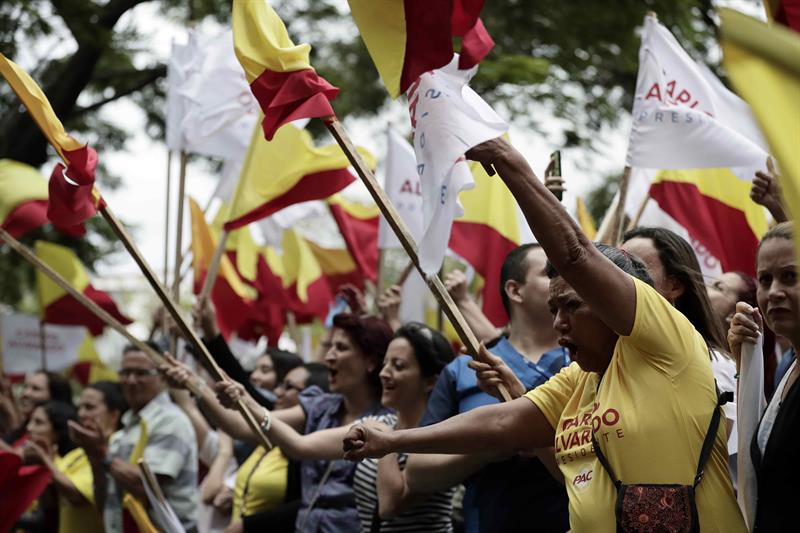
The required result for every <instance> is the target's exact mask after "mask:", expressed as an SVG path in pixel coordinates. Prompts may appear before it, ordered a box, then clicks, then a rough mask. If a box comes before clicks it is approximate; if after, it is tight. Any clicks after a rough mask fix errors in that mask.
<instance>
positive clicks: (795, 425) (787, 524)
mask: <svg viewBox="0 0 800 533" xmlns="http://www.w3.org/2000/svg"><path fill="white" fill-rule="evenodd" d="M790 371H791V370H790ZM757 435H758V432H756V435H754V436H753V442H752V446H751V448H750V452H751V456H752V458H753V465H754V466H755V470H756V475H757V477H758V507H757V510H756V523H755V529H754V531H757V532H759V533H772V532H783V531H786V532H789V531H792V532H794V531H797V530H798V525H797V509H796V506H797V495H798V489H797V483H798V480H799V479H800V456H798V454H797V450H798V446H800V379H798V380H796V381H795V382H794V383H793V384H792V387H791V389H789V392H788V393H787V394H786V397H785V398H784V400H783V402H781V405H780V409H778V414H777V416H776V417H775V423H774V424H773V426H772V432H770V435H769V439H768V440H767V445H766V447H765V448H764V455H763V457H762V456H761V453H760V451H759V449H758V444H757V442H756V437H757Z"/></svg>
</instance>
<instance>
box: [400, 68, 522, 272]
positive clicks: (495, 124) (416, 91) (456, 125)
mask: <svg viewBox="0 0 800 533" xmlns="http://www.w3.org/2000/svg"><path fill="white" fill-rule="evenodd" d="M477 70H478V68H477V67H473V68H471V69H469V70H459V69H458V55H457V54H456V55H455V56H454V58H453V60H452V61H451V62H450V64H449V65H447V66H445V67H442V68H441V69H437V70H432V71H430V72H426V73H425V74H423V75H422V76H420V78H419V79H418V80H417V81H416V82H415V83H414V84H413V85H412V86H411V87H410V88H409V90H408V102H409V113H410V115H411V126H412V127H413V128H414V143H413V144H414V153H415V154H416V157H417V174H419V176H420V181H421V182H422V205H423V216H422V220H423V231H424V233H423V237H422V239H421V241H420V243H419V255H420V264H421V266H422V269H423V270H424V271H425V272H426V273H427V274H432V273H435V272H437V271H438V270H439V268H440V267H441V265H442V261H443V260H444V254H445V250H446V249H447V243H448V241H449V240H450V230H451V227H452V225H453V219H455V218H456V217H458V216H461V215H462V214H463V213H464V210H463V208H462V207H461V205H460V204H459V202H458V194H459V193H460V192H461V191H463V190H466V189H470V188H472V187H473V186H474V184H475V182H474V180H473V178H472V173H471V172H470V169H469V165H468V164H467V161H466V159H465V158H464V153H465V152H467V151H468V150H469V149H470V148H472V147H473V146H476V145H478V144H480V143H482V142H484V141H488V140H490V139H494V138H496V137H499V136H501V135H502V134H503V133H505V132H506V131H507V130H508V124H506V123H505V122H504V121H503V119H501V118H500V117H499V116H498V115H497V113H495V112H494V110H493V109H492V108H491V107H489V105H488V104H487V103H486V102H484V101H483V100H482V99H481V97H480V96H478V95H477V94H476V93H475V91H473V90H472V89H470V88H469V86H468V85H467V83H468V82H469V80H471V79H472V77H473V76H474V75H475V72H477Z"/></svg>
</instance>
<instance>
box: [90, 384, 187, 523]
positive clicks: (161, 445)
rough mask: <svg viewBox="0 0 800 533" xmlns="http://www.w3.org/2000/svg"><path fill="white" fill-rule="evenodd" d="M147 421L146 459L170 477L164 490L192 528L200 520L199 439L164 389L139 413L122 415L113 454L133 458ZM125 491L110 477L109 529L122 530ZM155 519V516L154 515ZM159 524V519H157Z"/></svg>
mask: <svg viewBox="0 0 800 533" xmlns="http://www.w3.org/2000/svg"><path fill="white" fill-rule="evenodd" d="M142 421H144V422H145V427H146V432H147V433H146V437H147V445H146V446H145V448H144V454H143V459H144V460H145V462H146V463H147V465H148V466H149V467H150V470H152V471H153V474H154V475H157V476H164V477H167V478H169V479H170V481H169V482H167V483H163V484H162V486H161V490H162V491H163V492H164V496H165V497H166V499H167V502H168V503H169V504H170V506H171V507H172V509H173V510H174V511H175V514H176V515H178V518H179V519H180V521H181V524H182V525H183V527H184V528H185V529H187V530H191V529H193V528H195V527H196V522H197V503H198V500H199V498H198V492H197V439H196V437H195V433H194V428H192V424H191V422H190V421H189V418H188V417H187V416H186V415H185V414H184V412H183V411H181V409H180V408H179V407H178V406H177V405H175V404H174V403H172V400H170V398H169V394H168V393H167V392H166V391H164V392H161V393H160V394H159V395H158V396H156V397H155V398H153V399H152V400H150V402H149V403H148V404H147V405H145V406H144V407H143V408H142V409H141V410H140V411H139V412H138V413H134V412H133V411H127V412H126V413H125V414H124V415H122V426H123V427H122V429H121V430H119V431H117V432H116V433H114V434H113V435H111V439H110V440H109V446H108V449H109V455H110V456H111V457H112V458H120V459H122V460H123V461H126V462H127V461H129V460H130V457H131V454H132V453H133V450H134V448H135V447H136V443H137V442H138V441H139V437H140V435H141V431H142ZM122 496H123V495H122V493H121V491H120V490H119V487H117V485H116V483H114V478H112V477H111V476H110V475H109V476H108V494H107V496H106V501H105V510H104V513H103V517H104V522H105V529H106V531H114V532H116V531H122ZM150 518H151V520H153V515H152V514H151V515H150ZM154 523H156V522H154Z"/></svg>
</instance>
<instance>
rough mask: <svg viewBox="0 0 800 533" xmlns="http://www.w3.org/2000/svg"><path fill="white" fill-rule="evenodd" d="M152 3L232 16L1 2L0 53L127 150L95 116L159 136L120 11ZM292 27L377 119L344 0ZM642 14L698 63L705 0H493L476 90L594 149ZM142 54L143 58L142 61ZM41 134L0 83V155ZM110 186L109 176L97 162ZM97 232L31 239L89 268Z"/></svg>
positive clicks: (65, 0) (523, 121)
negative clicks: (135, 112) (136, 118)
mask: <svg viewBox="0 0 800 533" xmlns="http://www.w3.org/2000/svg"><path fill="white" fill-rule="evenodd" d="M153 3H156V4H157V6H158V9H159V16H160V17H164V18H165V19H167V20H171V21H174V22H177V23H184V22H187V21H198V20H201V19H202V18H204V17H207V16H211V17H214V18H216V19H217V20H219V21H221V22H225V21H226V20H228V18H229V16H230V0H4V1H3V2H1V3H0V51H2V52H3V53H4V54H6V55H7V56H9V57H10V58H12V59H17V58H18V56H24V59H26V61H25V63H26V64H27V65H30V64H33V65H35V66H34V68H33V71H32V75H33V76H34V78H35V79H36V80H37V81H38V82H39V83H40V84H41V86H42V88H43V89H44V91H45V93H46V94H47V95H48V97H49V98H50V101H51V103H52V104H53V108H54V109H55V111H56V113H57V114H58V116H59V117H60V118H61V119H62V121H63V122H64V123H65V125H66V127H67V128H68V129H69V130H70V131H73V132H76V133H77V134H78V135H79V136H80V138H81V139H82V140H85V141H88V142H90V143H91V144H92V145H93V146H95V147H96V148H97V149H98V151H99V152H100V153H101V154H102V152H103V151H104V150H120V149H124V147H125V142H126V140H127V139H128V137H129V136H130V135H131V134H132V132H130V131H127V130H125V129H124V125H121V124H119V123H115V122H113V121H112V120H109V118H108V117H106V116H103V115H101V114H100V113H99V111H100V110H102V109H103V107H104V106H106V105H107V104H109V103H110V102H113V101H115V100H118V99H120V98H130V99H132V100H133V101H134V102H135V103H136V104H138V106H139V107H140V108H141V109H142V110H143V112H144V113H145V116H146V117H147V119H148V120H147V128H148V131H147V133H148V134H149V135H151V136H153V137H160V136H163V130H164V119H163V107H164V89H165V84H164V80H163V78H164V76H165V73H166V67H165V65H164V64H163V63H160V62H158V61H156V60H154V59H148V58H149V57H150V56H148V55H147V54H142V52H143V51H146V50H147V48H148V43H147V40H146V38H145V36H144V35H143V33H142V31H143V30H147V31H148V32H152V31H153V30H154V28H139V27H135V26H134V25H133V23H132V22H131V17H126V15H128V14H129V13H130V12H131V11H132V10H133V9H135V8H137V7H138V6H139V5H141V4H153ZM272 3H273V5H274V6H275V7H276V9H277V10H278V12H279V13H280V14H281V16H282V17H283V18H284V20H286V21H287V22H288V25H289V29H290V32H292V33H293V34H294V35H295V36H297V37H298V38H300V39H302V40H305V41H307V42H310V43H311V44H313V45H314V56H313V57H312V62H313V63H314V65H315V66H316V67H317V68H318V70H319V71H320V72H321V73H322V74H323V75H324V76H325V77H327V78H328V79H329V80H330V81H331V82H332V83H333V84H335V85H337V86H339V87H340V88H341V89H342V92H341V94H340V96H339V98H338V99H337V101H336V103H335V107H336V109H337V112H338V114H339V115H340V116H362V117H365V116H372V115H375V114H377V113H379V112H380V111H381V110H382V109H383V108H384V106H385V104H386V102H387V95H386V92H385V90H384V89H383V86H382V85H381V83H380V80H379V78H378V76H377V72H376V70H375V68H374V66H373V65H372V62H371V60H370V58H369V56H368V54H367V52H366V49H365V47H364V46H363V44H362V42H361V40H360V38H359V36H358V32H357V30H356V28H355V24H354V23H353V22H352V20H351V19H350V18H349V15H348V14H347V12H346V5H345V4H344V2H343V1H341V0H274V1H273V2H272ZM648 10H653V11H656V12H657V13H658V15H659V17H660V19H661V20H662V21H663V22H664V23H665V24H666V25H667V26H668V27H669V28H670V29H671V30H672V31H673V32H674V33H675V34H676V35H677V36H678V38H679V40H680V41H681V42H682V43H683V44H684V45H685V46H686V47H687V48H688V49H689V50H690V51H691V52H692V53H694V54H695V55H696V56H697V57H698V58H701V59H702V58H705V57H706V49H707V47H708V45H709V43H710V42H711V40H712V38H713V35H714V29H715V28H714V25H713V22H712V20H713V17H712V7H711V2H710V0H645V1H634V0H617V1H614V2H597V1H588V0H571V1H568V2H547V1H543V0H538V1H537V0H494V1H489V2H486V6H485V8H484V17H483V18H484V21H485V22H486V25H487V27H488V28H489V31H490V32H491V34H492V36H493V37H494V39H495V41H496V42H497V46H496V48H495V49H494V51H493V52H492V53H491V55H490V56H489V57H488V58H487V59H486V60H485V61H484V63H483V64H482V66H481V69H480V72H479V74H478V76H477V77H476V79H475V81H474V85H475V88H476V90H477V91H478V92H479V93H481V94H482V95H484V96H485V97H486V98H487V99H488V100H489V101H490V102H492V103H494V104H496V105H500V106H501V107H503V109H504V111H505V112H506V114H507V115H508V116H509V117H510V118H511V119H512V120H513V121H515V122H517V123H518V124H520V125H524V126H528V127H533V128H535V127H536V126H537V125H538V124H540V123H541V122H542V120H541V119H542V118H543V116H544V115H545V114H546V115H548V116H556V117H559V118H563V119H566V123H567V124H568V126H567V127H566V128H565V130H564V132H563V142H562V144H563V145H564V146H577V145H590V144H591V140H592V139H593V136H595V134H596V132H597V131H599V129H600V128H601V127H603V126H613V125H615V124H616V123H617V120H618V119H619V117H620V116H622V115H623V114H624V113H625V112H626V110H627V109H629V108H630V104H631V99H632V90H633V87H634V81H635V76H636V70H637V65H638V58H637V54H638V47H639V38H638V34H637V31H636V29H637V27H639V26H640V25H641V21H642V17H643V16H644V14H645V13H646V12H647V11H648ZM143 57H144V58H145V60H143ZM48 150H49V148H48V147H47V143H46V142H45V139H44V137H43V136H42V135H41V133H40V132H39V131H38V129H37V128H36V126H35V125H34V124H33V122H32V121H31V120H30V117H29V116H28V115H27V114H26V113H25V112H24V111H22V110H21V109H20V107H19V105H18V103H17V101H16V99H15V96H14V95H13V93H12V92H11V91H10V90H9V88H8V86H7V85H6V84H5V83H0V158H12V159H16V160H19V161H22V162H25V163H28V164H31V165H33V166H37V167H38V166H40V165H42V164H43V163H44V162H45V161H47V159H48V153H49V154H50V156H52V152H48ZM100 160H101V166H100V168H99V169H98V176H99V180H100V182H101V184H102V186H103V187H110V186H114V185H115V181H116V180H115V179H114V177H113V176H111V175H109V173H108V172H107V170H106V169H105V168H104V167H103V166H102V160H103V159H102V157H101V159H100ZM89 228H90V234H89V238H88V239H85V240H82V241H70V240H69V239H66V238H64V237H63V236H59V235H57V234H56V233H55V232H54V231H53V230H52V229H51V228H45V229H42V230H40V232H38V233H34V234H32V235H30V236H28V237H27V238H26V241H27V242H29V243H30V242H32V240H33V239H34V238H47V239H49V240H55V241H59V242H64V243H66V244H69V245H70V246H72V247H73V248H75V249H76V250H77V251H78V253H79V255H80V257H81V258H82V259H83V260H84V261H85V262H86V263H87V264H88V265H90V266H91V264H92V263H93V262H94V261H95V260H96V259H97V258H99V257H101V256H102V255H103V254H105V253H107V252H109V251H111V250H113V249H114V241H113V239H109V235H108V232H107V230H105V229H104V228H105V226H104V224H103V222H102V221H92V222H91V223H90V224H89ZM19 267H20V263H19V262H18V260H16V259H13V258H12V256H11V255H9V253H8V252H7V251H6V252H1V253H0V301H3V302H5V303H10V304H12V305H14V304H16V303H17V302H19V301H20V299H21V298H22V296H23V295H24V294H25V291H26V290H30V286H31V285H30V280H31V279H32V277H33V276H32V274H31V273H30V272H25V269H24V268H19Z"/></svg>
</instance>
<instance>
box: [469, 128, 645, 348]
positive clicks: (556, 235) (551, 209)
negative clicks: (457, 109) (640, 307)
mask: <svg viewBox="0 0 800 533" xmlns="http://www.w3.org/2000/svg"><path fill="white" fill-rule="evenodd" d="M467 157H469V158H470V159H473V160H476V161H479V162H481V163H482V164H483V165H484V166H487V167H488V166H489V165H493V166H494V168H495V169H496V170H497V173H498V174H499V175H500V177H501V178H502V179H503V181H504V182H505V183H506V185H507V186H508V189H509V190H510V191H511V193H512V194H513V195H514V198H515V199H516V200H517V203H518V204H519V206H520V208H522V212H523V213H524V214H525V218H526V219H527V220H528V224H529V225H530V227H531V230H532V231H533V234H534V235H535V236H536V240H537V242H538V243H539V244H540V245H541V246H542V248H543V249H544V251H545V253H546V254H547V258H548V259H549V260H550V261H551V263H552V264H553V266H554V267H555V268H556V270H557V271H558V273H559V274H560V275H561V276H562V277H563V278H564V280H565V281H566V282H567V283H568V284H569V285H570V286H571V287H572V288H573V289H575V291H576V292H577V293H578V295H579V296H580V297H581V298H582V299H583V300H584V301H586V303H587V304H588V305H589V307H590V308H591V309H593V310H595V311H601V310H607V309H609V307H613V308H614V313H604V312H603V313H598V315H599V316H600V318H601V319H602V320H603V321H604V322H605V323H606V325H607V326H608V327H610V328H611V329H613V330H614V331H616V332H617V333H619V334H620V335H628V334H629V333H630V332H631V331H632V330H633V323H634V318H635V316H636V287H635V285H634V283H633V280H632V279H631V278H630V276H629V275H627V274H625V273H624V272H623V271H621V270H620V269H619V268H617V267H616V266H615V265H614V264H613V263H611V261H609V260H608V259H606V258H605V256H603V254H602V253H600V252H599V251H598V250H597V248H595V246H594V244H593V243H592V242H591V241H590V240H589V239H588V238H587V237H586V235H584V234H583V232H582V231H581V229H580V228H579V227H578V225H577V224H576V223H575V221H573V220H572V217H570V216H569V214H567V212H566V210H565V209H564V207H563V206H562V205H561V203H560V202H559V201H558V200H557V199H556V198H555V196H553V194H552V193H551V192H550V191H549V190H548V189H547V188H546V187H545V186H544V184H543V183H542V182H540V181H539V180H538V179H537V178H536V175H535V174H534V173H533V170H531V167H530V166H529V165H528V162H527V161H525V158H524V157H523V156H522V154H520V153H519V152H518V151H517V150H516V149H514V147H513V146H511V144H509V143H508V142H507V141H505V140H504V139H502V138H497V139H493V140H491V141H487V142H485V143H481V144H479V145H478V146H476V147H475V148H473V149H472V150H470V151H469V152H467Z"/></svg>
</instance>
